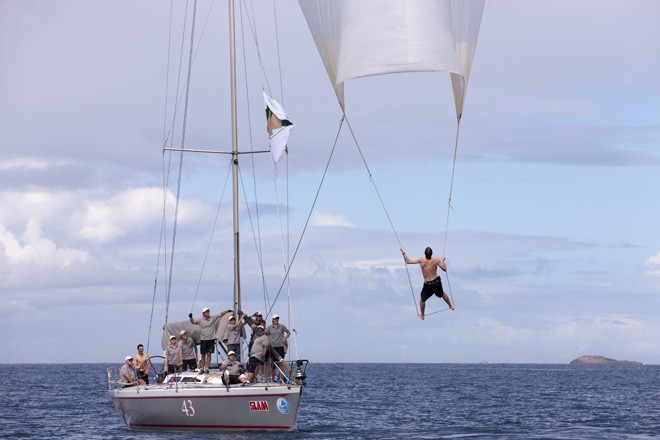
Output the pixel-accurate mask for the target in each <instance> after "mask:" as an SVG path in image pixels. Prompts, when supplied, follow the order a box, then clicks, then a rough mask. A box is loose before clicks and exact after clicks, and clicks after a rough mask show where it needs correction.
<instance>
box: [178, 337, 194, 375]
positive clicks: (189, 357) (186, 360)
mask: <svg viewBox="0 0 660 440" xmlns="http://www.w3.org/2000/svg"><path fill="white" fill-rule="evenodd" d="M179 335H181V340H180V341H179V346H180V347H181V357H182V358H183V365H182V369H183V370H190V371H194V370H196V369H197V360H198V358H197V348H196V347H195V341H193V339H192V338H191V337H190V336H188V332H186V331H185V330H181V331H180V332H179Z"/></svg>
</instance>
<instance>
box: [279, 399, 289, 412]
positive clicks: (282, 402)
mask: <svg viewBox="0 0 660 440" xmlns="http://www.w3.org/2000/svg"><path fill="white" fill-rule="evenodd" d="M290 409H291V407H290V406H289V402H287V401H286V399H285V398H284V397H280V398H279V399H277V410H278V411H279V412H280V413H282V414H289V410H290Z"/></svg>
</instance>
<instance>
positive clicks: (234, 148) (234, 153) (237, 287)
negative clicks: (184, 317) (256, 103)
mask: <svg viewBox="0 0 660 440" xmlns="http://www.w3.org/2000/svg"><path fill="white" fill-rule="evenodd" d="M228 3H229V69H230V85H231V162H232V167H231V174H232V190H233V192H232V199H233V212H234V216H233V217H234V218H233V223H234V312H238V310H241V280H240V261H239V251H240V245H239V243H240V242H239V234H238V130H237V121H236V41H235V26H234V0H229V1H228Z"/></svg>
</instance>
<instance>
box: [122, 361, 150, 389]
mask: <svg viewBox="0 0 660 440" xmlns="http://www.w3.org/2000/svg"><path fill="white" fill-rule="evenodd" d="M132 364H133V357H132V356H126V357H125V358H124V365H122V366H121V368H120V369H119V382H121V383H123V384H124V386H133V385H137V384H140V385H145V382H144V381H143V380H142V379H138V378H137V377H135V370H134V369H133V365H132Z"/></svg>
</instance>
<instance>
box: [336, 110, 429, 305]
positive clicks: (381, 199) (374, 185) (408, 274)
mask: <svg viewBox="0 0 660 440" xmlns="http://www.w3.org/2000/svg"><path fill="white" fill-rule="evenodd" d="M344 118H345V119H346V125H347V126H348V130H349V131H350V132H351V137H353V141H354V142H355V146H356V147H357V149H358V152H359V153H360V157H361V158H362V163H363V164H364V167H365V168H366V170H367V173H368V174H369V181H370V182H371V184H372V185H373V187H374V189H375V190H376V194H377V195H378V200H380V205H381V206H382V207H383V211H384V212H385V216H386V217H387V221H388V222H389V224H390V228H392V232H393V233H394V236H395V237H396V241H397V243H398V244H399V247H400V248H401V247H403V245H402V244H401V240H400V239H399V234H397V232H396V229H395V228H394V223H392V218H391V217H390V213H389V212H388V211H387V208H386V207H385V202H383V198H382V197H381V195H380V191H379V190H378V186H377V185H376V181H375V179H374V177H373V175H372V174H371V170H370V169H369V165H368V164H367V160H366V158H365V157H364V154H363V153H362V149H361V148H360V144H359V142H358V140H357V138H356V137H355V133H354V132H353V127H351V123H350V121H349V120H348V117H347V116H346V114H345V113H344ZM403 266H404V267H405V269H406V275H407V276H408V284H409V285H410V293H411V295H412V300H413V304H414V305H415V311H416V312H417V313H418V314H419V309H418V308H417V300H416V299H415V291H414V289H413V285H412V279H411V278H410V271H409V270H408V264H406V262H405V261H404V263H403Z"/></svg>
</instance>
